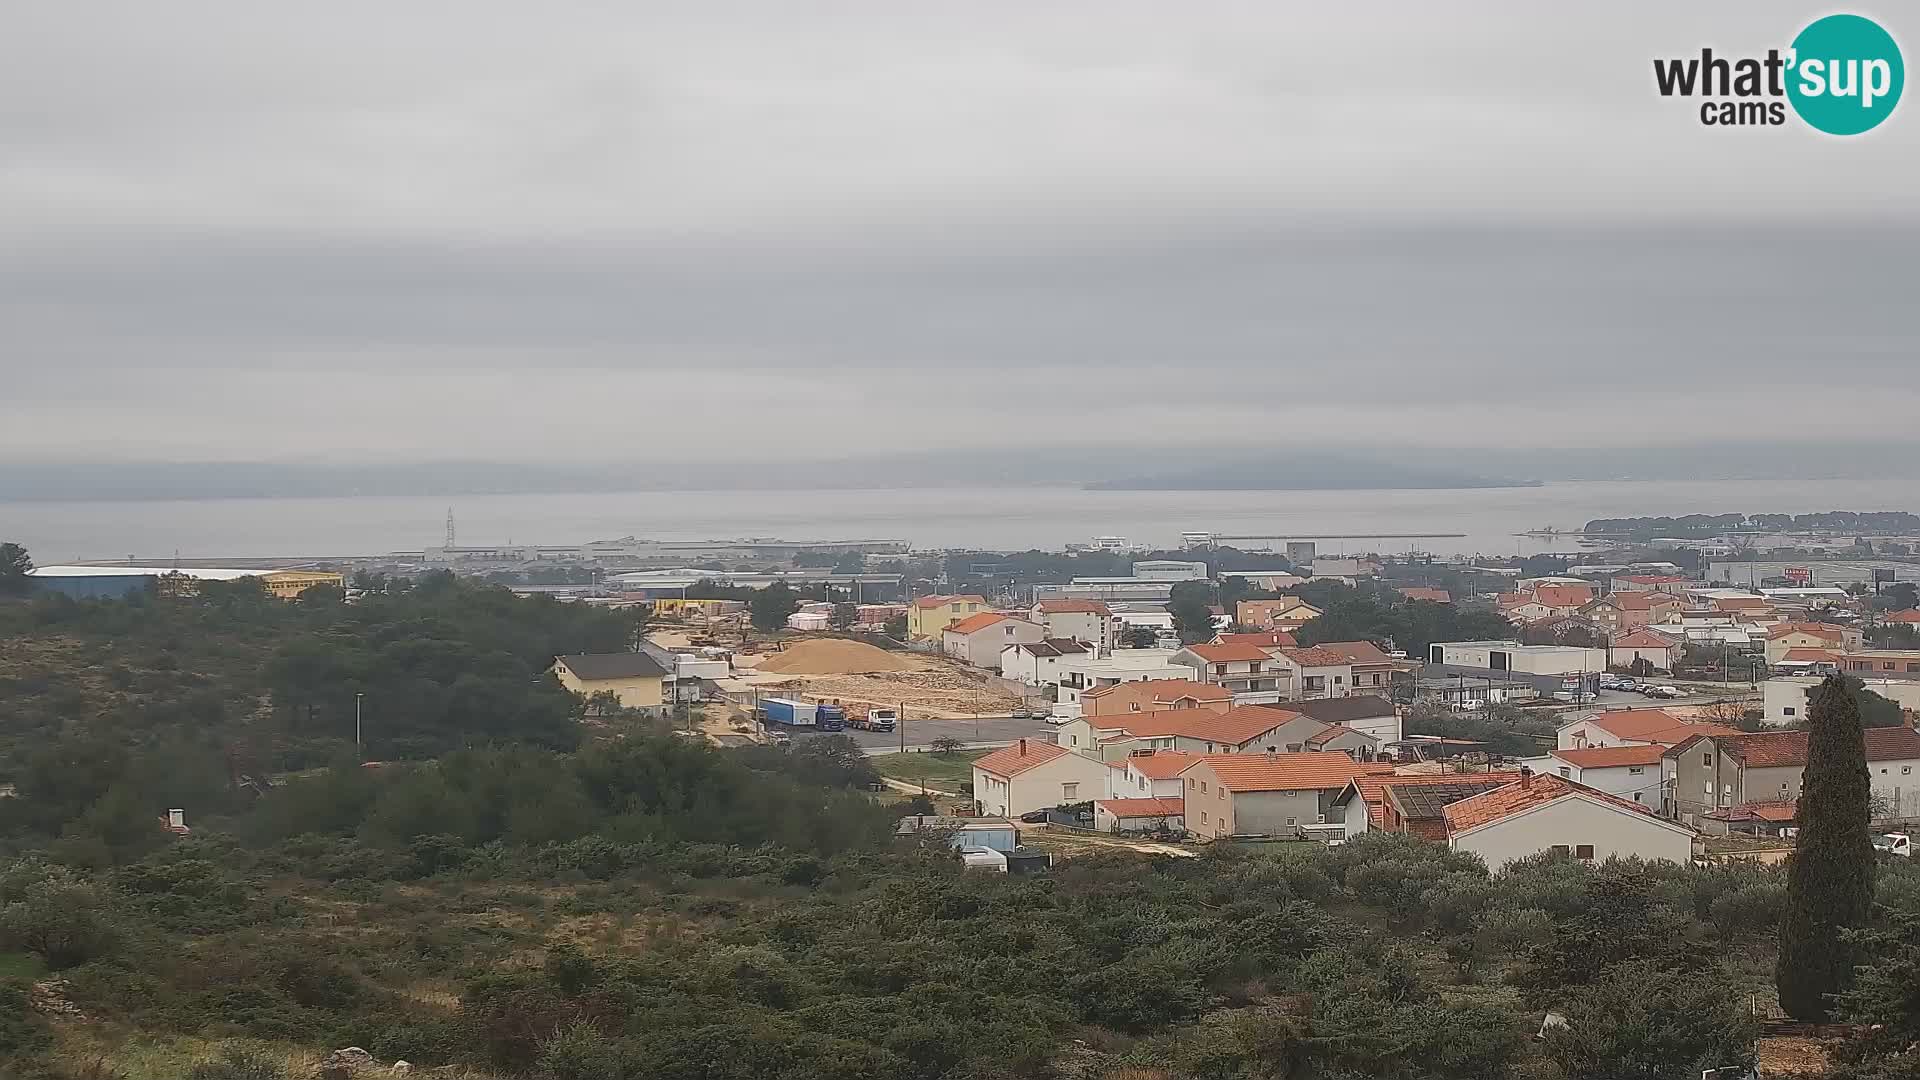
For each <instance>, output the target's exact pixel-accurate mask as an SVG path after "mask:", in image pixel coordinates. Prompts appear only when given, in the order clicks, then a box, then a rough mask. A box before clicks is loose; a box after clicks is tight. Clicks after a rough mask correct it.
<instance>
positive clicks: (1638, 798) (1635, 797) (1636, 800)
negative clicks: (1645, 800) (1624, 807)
mask: <svg viewBox="0 0 1920 1080" xmlns="http://www.w3.org/2000/svg"><path fill="white" fill-rule="evenodd" d="M1633 801H1634V802H1639V801H1640V793H1639V792H1637V791H1636V792H1634V793H1633Z"/></svg>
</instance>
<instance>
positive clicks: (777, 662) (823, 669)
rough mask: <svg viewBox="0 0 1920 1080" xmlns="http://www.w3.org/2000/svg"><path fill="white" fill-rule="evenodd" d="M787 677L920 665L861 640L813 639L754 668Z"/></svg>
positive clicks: (905, 668)
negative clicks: (787, 675) (786, 675)
mask: <svg viewBox="0 0 1920 1080" xmlns="http://www.w3.org/2000/svg"><path fill="white" fill-rule="evenodd" d="M754 666H755V667H756V668H758V669H759V670H761V671H772V672H778V673H782V674H789V675H862V674H866V673H868V672H874V671H918V670H919V669H920V664H919V663H918V662H917V661H915V660H913V659H911V658H909V657H905V656H897V655H895V654H893V653H890V652H888V651H886V650H885V649H876V648H874V647H873V646H871V645H869V644H867V643H866V642H864V641H848V640H846V639H844V638H814V639H811V640H808V641H799V642H795V643H794V644H792V645H789V646H787V647H786V648H785V649H782V650H781V651H780V652H778V653H775V654H774V655H772V656H769V657H767V658H766V659H764V660H761V661H760V662H759V663H757V664H755V665H754Z"/></svg>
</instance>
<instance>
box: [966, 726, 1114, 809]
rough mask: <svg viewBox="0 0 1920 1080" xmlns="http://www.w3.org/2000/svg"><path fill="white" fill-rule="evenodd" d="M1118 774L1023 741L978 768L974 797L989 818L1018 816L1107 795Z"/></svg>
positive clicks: (1058, 750)
mask: <svg viewBox="0 0 1920 1080" xmlns="http://www.w3.org/2000/svg"><path fill="white" fill-rule="evenodd" d="M1112 772H1113V770H1112V769H1111V768H1110V767H1109V766H1108V765H1107V764H1106V763H1105V762H1103V761H1096V760H1094V759H1093V758H1090V757H1087V756H1086V755H1084V754H1076V753H1073V752H1072V751H1070V750H1066V749H1063V748H1061V747H1058V746H1055V745H1054V744H1052V743H1045V742H1040V741H1039V740H1037V739H1021V740H1019V741H1017V742H1015V743H1014V744H1013V745H1011V746H1003V747H1001V748H1000V749H998V750H995V751H994V752H993V753H991V754H988V755H986V756H985V757H983V758H981V759H980V760H978V761H975V762H974V763H973V797H974V798H975V799H977V800H979V802H980V812H981V813H983V814H990V815H998V816H1001V817H1012V816H1018V815H1020V814H1024V813H1026V812H1027V811H1029V810H1044V809H1046V808H1047V807H1049V806H1059V805H1061V804H1063V803H1075V802H1087V801H1089V800H1092V799H1102V798H1105V797H1106V795H1107V787H1108V778H1109V776H1110V775H1111V774H1112Z"/></svg>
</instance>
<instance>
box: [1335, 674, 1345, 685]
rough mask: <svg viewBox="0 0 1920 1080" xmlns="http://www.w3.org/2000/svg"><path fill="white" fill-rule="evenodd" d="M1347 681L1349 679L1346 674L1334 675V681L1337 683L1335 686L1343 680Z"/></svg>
mask: <svg viewBox="0 0 1920 1080" xmlns="http://www.w3.org/2000/svg"><path fill="white" fill-rule="evenodd" d="M1346 681H1347V677H1346V676H1345V675H1335V676H1334V677H1333V682H1334V685H1335V686H1338V685H1339V684H1341V683H1343V682H1346Z"/></svg>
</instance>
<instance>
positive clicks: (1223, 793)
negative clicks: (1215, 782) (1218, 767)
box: [1220, 788, 1227, 802]
mask: <svg viewBox="0 0 1920 1080" xmlns="http://www.w3.org/2000/svg"><path fill="white" fill-rule="evenodd" d="M1220 801H1221V802H1226V801H1227V789H1226V788H1221V789H1220Z"/></svg>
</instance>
